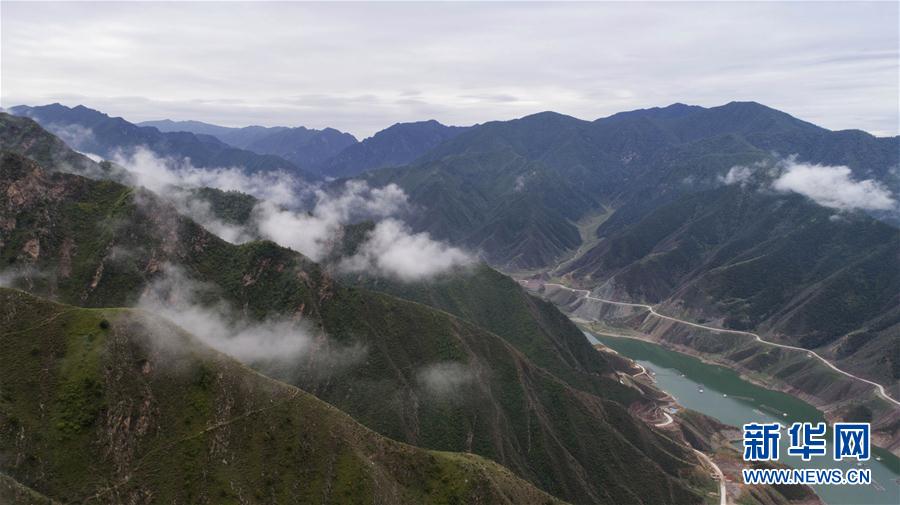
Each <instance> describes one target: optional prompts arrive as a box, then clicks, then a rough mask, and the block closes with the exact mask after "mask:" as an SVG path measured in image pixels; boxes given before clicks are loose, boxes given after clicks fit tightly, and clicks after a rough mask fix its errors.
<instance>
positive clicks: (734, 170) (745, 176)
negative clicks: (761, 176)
mask: <svg viewBox="0 0 900 505" xmlns="http://www.w3.org/2000/svg"><path fill="white" fill-rule="evenodd" d="M752 175H753V169H752V168H750V167H747V166H743V165H736V166H733V167H731V168H730V169H729V170H728V173H727V174H725V176H719V180H720V181H721V182H723V183H725V184H726V185H729V186H730V185H732V184H740V185H742V186H743V185H744V184H745V183H746V182H747V181H748V180H749V179H750V176H752Z"/></svg>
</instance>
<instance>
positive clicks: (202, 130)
mask: <svg viewBox="0 0 900 505" xmlns="http://www.w3.org/2000/svg"><path fill="white" fill-rule="evenodd" d="M135 124H136V125H138V126H151V127H153V128H156V129H157V130H159V131H161V132H165V133H168V132H190V133H199V134H201V135H212V136H213V137H220V136H221V135H223V134H227V133H230V132H234V131H237V130H242V129H243V128H230V127H228V126H219V125H214V124H210V123H204V122H203V121H172V120H171V119H161V120H159V121H141V122H140V123H135ZM248 128H263V129H265V130H268V128H264V127H262V126H257V127H253V126H250V127H248ZM219 140H222V139H221V138H219ZM223 142H225V141H224V140H223ZM226 143H229V144H230V142H226ZM231 145H234V147H243V146H239V145H235V144H231Z"/></svg>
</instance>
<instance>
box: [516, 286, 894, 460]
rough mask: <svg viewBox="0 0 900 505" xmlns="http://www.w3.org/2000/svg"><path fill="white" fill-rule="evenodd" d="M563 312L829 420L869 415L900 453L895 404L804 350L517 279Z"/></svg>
mask: <svg viewBox="0 0 900 505" xmlns="http://www.w3.org/2000/svg"><path fill="white" fill-rule="evenodd" d="M523 285H525V286H526V287H527V288H529V289H530V290H531V291H533V292H535V293H537V294H539V295H540V296H543V297H544V298H546V299H548V300H550V301H552V302H553V303H555V304H556V305H557V306H559V307H560V308H561V309H562V310H563V311H565V312H567V313H568V314H569V315H570V316H571V317H572V318H573V320H575V321H579V322H581V324H589V325H591V330H593V331H597V332H600V333H603V332H612V333H619V334H625V335H627V336H631V337H633V338H639V339H642V340H646V341H648V342H653V343H655V344H658V345H661V346H663V347H665V348H668V349H670V350H673V351H676V352H681V353H684V354H689V355H691V356H694V357H697V358H698V359H701V360H703V361H705V362H707V363H712V364H716V365H722V366H727V367H729V368H731V369H734V370H736V371H737V372H738V373H739V374H740V375H741V376H742V378H743V379H744V380H746V381H748V382H751V383H754V384H757V385H759V386H761V387H764V388H767V389H774V390H777V391H781V392H784V393H787V394H790V395H792V396H796V397H798V398H800V399H802V400H803V401H805V402H808V403H810V404H812V405H814V406H815V407H817V408H818V409H820V410H821V411H822V412H824V413H825V415H826V418H827V419H828V420H829V421H831V422H834V421H839V420H840V421H863V422H871V423H872V427H873V443H874V444H875V445H877V446H878V447H882V448H885V449H887V450H889V451H890V452H891V453H893V454H894V455H898V456H900V407H897V406H896V405H894V404H893V403H891V402H890V400H886V399H884V398H882V397H880V396H879V394H880V393H879V391H878V390H876V389H875V388H873V387H872V386H871V385H870V384H868V383H867V382H863V381H859V380H855V379H853V378H852V377H848V376H847V375H845V374H843V373H839V372H837V371H835V370H833V369H832V368H830V367H828V366H826V365H825V364H822V363H821V361H819V360H818V359H815V358H814V357H813V356H812V353H809V352H806V353H805V352H803V350H793V349H785V348H780V347H771V346H768V345H767V344H764V343H761V342H758V341H756V340H755V339H753V338H750V337H747V336H745V335H742V334H741V333H743V332H730V331H727V330H715V329H711V328H706V327H703V326H702V325H695V324H691V323H687V324H682V322H680V321H679V320H677V319H675V318H671V317H667V316H659V317H657V316H654V315H650V314H648V311H647V309H646V306H645V305H642V304H631V303H622V302H604V301H602V300H599V299H596V298H593V297H592V298H587V297H586V296H584V294H583V293H584V291H578V290H572V289H570V288H567V287H565V286H561V285H554V284H545V283H543V282H541V281H534V280H532V281H526V282H523Z"/></svg>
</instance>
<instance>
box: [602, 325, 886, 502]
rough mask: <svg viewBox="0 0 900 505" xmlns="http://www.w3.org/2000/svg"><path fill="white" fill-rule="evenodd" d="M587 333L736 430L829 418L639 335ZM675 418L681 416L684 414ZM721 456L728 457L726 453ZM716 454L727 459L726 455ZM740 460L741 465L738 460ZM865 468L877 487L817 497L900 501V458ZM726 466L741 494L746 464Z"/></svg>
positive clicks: (682, 402) (824, 464) (821, 464)
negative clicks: (898, 498) (749, 425)
mask: <svg viewBox="0 0 900 505" xmlns="http://www.w3.org/2000/svg"><path fill="white" fill-rule="evenodd" d="M588 335H589V338H590V340H591V341H593V342H597V344H598V345H599V346H600V347H601V348H603V349H605V350H607V351H608V350H609V349H612V350H614V351H616V352H618V353H619V354H621V355H623V356H627V357H629V358H631V359H634V360H635V363H637V364H638V365H640V366H641V367H643V368H644V369H645V370H647V376H648V377H649V378H650V380H652V381H653V383H654V384H655V385H656V386H657V387H659V388H660V389H661V390H663V391H666V392H667V393H669V394H670V395H672V397H673V398H674V401H675V402H677V404H678V406H679V407H678V408H679V409H690V410H691V411H696V412H699V413H702V414H705V415H707V416H710V417H712V418H714V419H716V420H717V421H719V422H721V423H723V424H725V425H729V426H733V427H739V426H741V425H742V424H744V423H748V422H779V423H783V424H789V423H792V422H798V421H810V422H816V421H821V420H823V419H824V416H823V414H822V413H821V412H820V411H818V410H816V409H815V408H814V407H813V406H811V405H809V404H807V403H805V402H803V401H800V400H798V399H796V398H795V397H793V396H790V395H788V394H784V393H780V392H776V391H772V390H771V389H766V388H764V387H762V386H758V385H754V384H751V383H749V382H747V381H746V380H744V379H743V378H741V377H740V376H739V375H738V374H737V373H735V372H733V371H732V370H730V369H728V368H723V367H721V366H719V365H712V364H709V363H705V362H703V361H701V360H699V359H697V358H694V357H690V356H687V355H685V354H682V353H679V352H675V351H671V350H668V349H666V348H664V347H662V346H660V345H658V344H655V343H652V342H648V341H645V340H641V339H638V338H635V337H623V336H609V335H607V334H603V333H589V334H588ZM701 390H702V392H700V391H701ZM675 417H676V418H678V417H680V414H676V416H675ZM657 426H659V425H657ZM734 433H735V435H736V437H734V438H733V439H732V441H731V442H732V445H733V446H734V447H735V448H737V449H738V450H740V434H739V431H738V430H737V429H734ZM785 447H786V445H785ZM782 450H784V449H782ZM722 452H723V453H727V451H726V450H724V449H723V450H722ZM716 454H719V456H722V454H721V453H718V452H717V453H716ZM714 457H716V456H715V455H714ZM736 459H737V460H738V461H740V458H739V457H737V458H736ZM783 462H784V463H785V464H787V465H788V466H792V467H797V468H815V467H818V468H830V467H831V466H833V465H834V461H832V460H831V459H830V458H828V459H814V460H812V461H810V462H803V461H801V460H800V459H799V458H794V457H786V458H783ZM723 465H724V464H723ZM865 465H866V467H868V468H871V469H872V471H873V477H874V481H875V484H874V485H873V486H859V487H850V488H848V487H841V486H817V487H815V488H814V490H815V492H816V494H817V495H818V496H819V497H820V498H821V499H822V501H823V502H824V503H826V504H842V503H865V504H873V505H874V504H892V503H895V501H894V500H895V497H896V496H897V493H900V482H898V478H900V459H898V458H897V456H895V455H893V454H891V453H890V452H888V451H886V450H883V449H877V450H876V452H875V457H874V458H873V459H872V460H871V461H869V462H867V463H866V464H865ZM725 466H726V468H727V469H728V476H727V482H728V486H729V491H730V493H731V494H732V495H736V494H738V492H739V489H740V487H741V486H740V484H738V483H739V482H740V479H741V477H740V473H739V472H740V468H741V467H742V466H743V465H741V464H739V465H735V464H733V463H732V464H727V465H725ZM842 467H843V468H851V467H853V464H852V463H850V462H844V463H843V464H842Z"/></svg>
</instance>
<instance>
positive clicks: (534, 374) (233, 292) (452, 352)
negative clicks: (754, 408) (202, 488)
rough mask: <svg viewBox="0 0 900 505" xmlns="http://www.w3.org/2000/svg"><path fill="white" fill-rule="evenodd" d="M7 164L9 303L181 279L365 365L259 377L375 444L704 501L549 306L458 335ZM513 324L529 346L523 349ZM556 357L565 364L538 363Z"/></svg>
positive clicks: (691, 474) (31, 168)
mask: <svg viewBox="0 0 900 505" xmlns="http://www.w3.org/2000/svg"><path fill="white" fill-rule="evenodd" d="M0 162H2V166H0V191H2V192H3V193H4V194H9V195H14V198H13V199H11V200H9V205H7V206H4V207H2V208H0V220H2V222H3V223H7V225H6V226H7V228H6V230H5V231H6V236H5V239H4V242H3V244H2V246H0V260H2V262H3V264H4V265H6V269H5V272H4V273H6V274H11V273H12V274H18V275H17V276H16V278H15V279H14V282H15V283H16V286H18V287H21V288H23V289H27V290H29V291H32V292H34V293H38V294H43V295H46V296H49V297H53V298H56V299H58V300H61V301H65V302H68V303H72V304H78V305H82V306H89V307H107V306H129V305H133V304H135V303H136V302H137V301H138V299H139V298H140V295H141V293H142V292H144V290H145V289H146V288H147V287H148V286H149V285H150V284H151V283H152V282H154V281H155V280H157V279H160V278H162V277H164V275H165V272H166V271H167V269H169V268H171V267H172V266H177V267H178V268H179V269H180V270H181V271H182V272H183V274H184V276H185V277H186V278H188V279H190V280H191V281H194V282H197V283H199V284H202V285H203V286H204V287H206V288H208V289H207V290H204V291H203V292H202V293H199V294H198V301H199V302H200V303H203V304H208V305H215V304H218V303H223V302H224V303H227V304H228V305H229V306H230V307H232V308H233V310H231V311H230V312H229V313H230V314H231V315H232V316H233V317H234V318H236V319H249V320H255V321H261V320H264V319H267V318H277V317H281V318H285V317H287V318H290V319H291V320H293V321H303V322H304V323H305V324H307V325H308V326H309V328H310V329H311V331H312V333H313V334H314V336H315V337H316V338H317V339H327V340H328V341H329V342H331V344H332V345H334V346H336V347H337V348H359V349H363V350H364V351H365V352H364V353H363V356H364V358H363V359H362V360H361V361H359V362H358V363H355V364H354V366H350V367H343V368H335V369H326V370H325V372H326V373H323V370H322V369H321V368H319V367H318V365H317V361H316V355H313V356H311V359H309V360H304V361H303V362H301V363H296V364H294V366H288V367H281V368H278V369H274V370H273V369H271V368H267V372H269V373H272V374H274V376H275V377H276V378H279V379H283V380H285V381H289V382H291V383H292V384H295V385H297V386H300V387H302V388H303V389H305V390H307V391H309V392H311V393H313V394H315V395H316V396H318V397H319V398H322V399H324V400H326V401H328V402H330V403H332V404H333V405H335V406H337V407H338V408H340V409H342V410H343V411H345V412H347V413H348V414H350V415H352V416H353V417H354V418H356V419H357V420H359V421H360V422H362V423H363V424H365V425H366V426H368V427H370V428H372V429H375V430H376V431H378V432H380V433H382V434H384V435H387V436H390V437H392V438H395V439H398V440H401V441H404V442H408V443H412V444H416V445H420V446H423V447H426V448H429V449H439V450H452V451H470V452H474V453H476V454H479V455H482V456H485V457H489V458H491V459H494V460H495V461H497V462H499V463H501V464H503V465H505V466H507V467H508V468H510V469H511V470H512V471H513V472H514V473H516V474H517V475H519V476H521V477H524V478H526V479H527V480H529V481H531V482H532V483H534V484H536V485H538V487H540V488H541V489H543V490H545V491H547V492H549V493H551V494H554V495H556V496H560V497H562V498H564V499H566V500H569V501H573V502H577V503H640V502H644V503H646V500H647V499H651V500H653V501H654V502H675V503H694V502H699V501H700V494H699V491H698V488H701V487H703V486H704V485H705V484H706V483H707V479H706V477H704V476H702V474H698V473H697V470H696V467H695V465H696V459H695V456H694V455H693V454H692V452H691V451H690V450H689V449H687V448H685V447H684V446H682V445H680V444H679V443H677V442H674V441H672V440H670V439H668V438H667V437H665V436H662V435H659V434H657V433H656V432H654V431H652V430H650V429H649V428H647V427H646V425H645V424H644V423H643V422H642V421H640V420H638V419H636V418H634V417H632V415H631V414H629V412H628V410H627V407H628V406H629V404H630V403H631V402H635V401H638V402H640V401H643V400H642V399H641V397H639V396H637V395H636V394H635V392H633V391H631V390H629V389H627V388H626V387H625V386H621V385H619V384H618V383H617V382H616V381H611V380H606V379H603V377H602V375H604V374H609V373H611V372H612V370H613V368H612V367H613V366H614V363H606V362H603V361H599V360H596V359H592V358H586V357H585V355H584V348H583V346H582V347H577V346H575V345H574V344H573V343H572V342H574V340H573V339H572V338H573V334H572V333H569V334H568V335H565V334H559V333H556V331H557V329H556V328H564V329H565V331H568V332H571V331H572V330H571V328H572V327H571V325H568V326H566V325H565V324H563V323H562V321H560V320H559V319H560V318H561V317H562V316H561V315H560V314H559V313H558V312H557V311H556V310H555V309H552V308H551V307H550V306H548V305H538V304H536V302H534V301H532V300H531V299H530V298H527V297H526V298H524V301H525V302H526V303H525V304H524V305H522V303H523V300H522V299H520V300H519V301H518V302H516V303H517V304H518V306H519V307H528V306H529V305H532V308H531V309H527V310H526V311H525V312H520V313H519V315H518V316H517V317H514V318H510V319H509V320H508V321H506V322H503V321H498V322H497V326H495V327H493V329H492V330H491V329H486V328H484V327H481V326H479V325H477V324H473V321H474V322H480V323H483V324H486V323H485V321H486V320H488V319H489V314H490V312H486V313H483V314H480V315H478V314H468V315H466V314H464V313H463V312H462V307H463V305H458V306H457V308H455V309H454V308H452V307H450V306H449V305H448V306H447V307H446V308H447V309H450V310H451V311H456V312H459V313H460V314H461V315H462V316H464V317H466V319H468V320H464V319H460V318H459V317H454V316H452V315H450V314H448V313H447V312H444V311H441V310H437V309H434V308H430V307H427V306H425V305H422V304H419V303H414V302H410V301H406V300H402V299H400V298H396V297H394V296H389V295H386V294H379V293H375V292H372V291H370V290H367V289H360V288H354V287H346V286H344V285H342V283H340V282H336V281H335V280H334V279H332V278H331V277H330V276H329V275H328V274H327V273H326V272H324V271H323V270H322V269H321V268H320V267H319V266H318V265H316V264H314V263H312V262H311V261H309V260H307V259H306V258H304V257H302V256H300V255H299V254H297V253H295V252H293V251H290V250H288V249H285V248H282V247H279V246H277V245H275V244H273V243H271V242H252V243H248V244H244V245H241V246H235V245H232V244H228V243H227V242H224V241H222V240H220V239H218V238H217V237H215V236H214V235H212V234H210V233H208V232H206V231H205V230H204V229H202V228H201V227H199V226H198V225H196V224H195V223H193V222H191V221H189V220H188V219H186V218H184V217H182V216H180V215H178V214H177V212H176V211H175V210H174V209H173V208H172V207H170V206H168V205H167V204H165V203H163V202H161V201H160V200H159V199H157V198H156V197H155V196H154V195H153V194H152V193H149V192H147V191H143V190H133V189H130V188H127V187H124V186H120V185H118V184H115V183H112V182H99V181H92V180H88V179H84V178H80V177H77V176H72V175H69V174H61V173H47V172H45V171H43V170H42V169H41V168H40V167H39V166H37V165H36V164H34V163H32V162H29V161H28V160H25V159H23V158H21V157H18V156H16V155H12V154H5V155H4V156H3V158H2V160H0ZM504 282H506V283H507V284H506V286H507V288H506V289H511V288H512V287H515V286H514V285H513V286H510V285H509V284H508V282H509V281H508V280H507V281H504ZM510 292H511V293H514V294H516V296H520V297H523V296H526V295H524V294H521V291H520V290H516V291H510ZM481 296H490V295H489V294H488V293H483V294H482V295H481ZM481 301H482V302H485V301H486V299H485V298H481ZM504 310H506V309H505V308H502V307H500V306H498V307H497V309H496V311H497V312H500V311H504ZM517 310H519V309H517ZM530 318H531V319H536V321H529V320H528V319H530ZM519 324H521V325H523V327H525V328H528V329H529V331H531V332H532V333H531V334H530V335H531V336H532V337H533V338H534V339H536V340H538V341H536V342H532V341H530V339H527V338H523V336H521V335H517V331H516V330H515V328H516V326H515V325H519ZM494 331H496V332H499V333H503V334H504V335H505V337H501V336H498V334H497V333H494ZM540 339H543V340H545V341H544V342H541V341H540ZM582 342H583V341H582ZM567 346H568V347H569V348H568V349H566V347H567ZM553 347H558V348H559V349H560V350H559V352H558V356H559V358H558V359H557V358H554V359H545V358H541V355H542V354H543V350H544V349H551V348H553ZM533 360H535V361H539V362H540V363H542V366H546V367H547V368H546V369H545V368H543V367H542V366H537V365H535V364H534V362H533ZM435 371H436V372H437V373H444V372H447V371H449V372H451V373H454V374H456V375H457V376H461V378H460V379H459V380H457V379H454V380H452V381H451V384H450V385H451V386H452V387H451V390H450V391H449V392H450V393H451V394H449V395H443V394H437V393H441V392H442V391H441V390H440V388H438V389H439V391H437V393H436V392H435V390H434V388H433V387H431V386H432V384H431V383H430V382H429V377H430V375H429V374H430V373H432V372H435ZM557 373H558V375H557ZM588 376H590V377H588ZM620 402H622V403H620ZM651 483H652V485H651ZM648 493H650V494H648ZM648 497H649V498H648Z"/></svg>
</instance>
